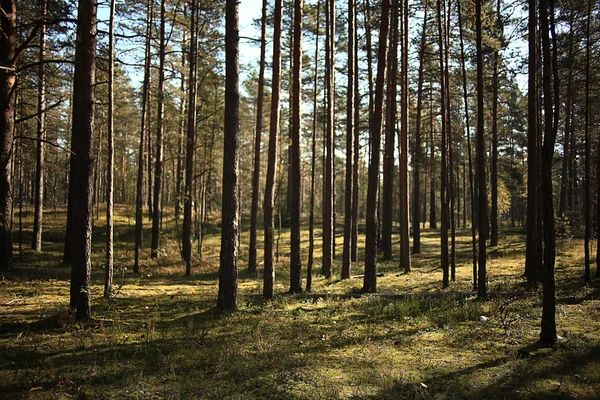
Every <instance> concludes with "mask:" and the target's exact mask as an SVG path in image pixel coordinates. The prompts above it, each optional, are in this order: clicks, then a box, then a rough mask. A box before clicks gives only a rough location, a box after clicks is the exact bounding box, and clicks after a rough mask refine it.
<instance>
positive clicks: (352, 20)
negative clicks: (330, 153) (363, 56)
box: [342, 0, 357, 279]
mask: <svg viewBox="0 0 600 400" xmlns="http://www.w3.org/2000/svg"><path fill="white" fill-rule="evenodd" d="M354 6H355V0H348V90H347V92H346V190H345V192H344V203H345V204H344V205H345V207H344V248H343V255H342V279H348V278H350V266H351V265H350V263H351V247H352V246H351V244H352V216H353V204H352V200H353V191H352V189H353V183H354V168H353V165H352V162H353V160H354V152H356V151H357V148H356V145H355V143H354V136H355V135H354V133H355V132H354V129H355V128H354V102H355V98H354V95H355V90H354V75H355V73H356V70H355V64H356V63H355V59H354V57H355V55H356V54H355V50H354V45H355V38H354V35H355V30H356V14H355V9H354Z"/></svg>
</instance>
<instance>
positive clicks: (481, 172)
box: [475, 0, 488, 299]
mask: <svg viewBox="0 0 600 400" xmlns="http://www.w3.org/2000/svg"><path fill="white" fill-rule="evenodd" d="M482 2H483V0H476V1H475V25H476V28H475V31H476V35H477V136H476V150H477V179H478V180H479V185H478V186H479V192H478V193H479V198H478V208H479V213H478V217H479V224H478V225H479V271H478V281H479V282H478V284H477V296H478V297H479V298H480V299H484V298H486V297H487V278H486V261H487V253H486V244H487V243H486V240H487V236H488V216H487V186H486V184H487V183H486V173H485V136H484V125H483V117H484V115H483V113H484V108H483V49H482V41H483V32H482V28H481V5H482V4H481V3H482Z"/></svg>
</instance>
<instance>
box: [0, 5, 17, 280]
mask: <svg viewBox="0 0 600 400" xmlns="http://www.w3.org/2000/svg"><path fill="white" fill-rule="evenodd" d="M0 5H1V6H2V10H3V12H2V13H1V14H0V28H1V29H2V32H3V34H2V35H0V50H1V51H0V65H3V66H6V67H7V68H1V69H0V270H2V271H9V270H10V269H11V268H12V263H13V260H12V226H11V225H12V224H11V212H12V187H11V156H12V148H13V136H14V118H15V116H14V105H15V99H16V96H15V90H16V81H17V75H16V72H15V61H16V60H14V57H15V52H16V49H17V28H16V24H17V3H16V0H1V2H0Z"/></svg>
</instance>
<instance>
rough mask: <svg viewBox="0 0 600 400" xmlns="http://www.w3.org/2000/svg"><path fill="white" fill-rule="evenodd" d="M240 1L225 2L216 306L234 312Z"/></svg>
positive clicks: (235, 294)
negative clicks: (219, 224)
mask: <svg viewBox="0 0 600 400" xmlns="http://www.w3.org/2000/svg"><path fill="white" fill-rule="evenodd" d="M238 8H239V2H238V1H237V0H227V1H226V3H225V132H224V137H223V139H224V140H223V142H224V148H223V199H222V214H221V219H222V222H221V262H220V267H219V295H218V300H217V307H218V308H221V309H227V310H236V309H237V249H238V246H237V239H238V235H237V230H238V229H239V227H238V226H237V224H238V200H239V199H238V189H237V188H238V136H239V131H240V114H239V105H240V88H239V85H240V66H239V15H238Z"/></svg>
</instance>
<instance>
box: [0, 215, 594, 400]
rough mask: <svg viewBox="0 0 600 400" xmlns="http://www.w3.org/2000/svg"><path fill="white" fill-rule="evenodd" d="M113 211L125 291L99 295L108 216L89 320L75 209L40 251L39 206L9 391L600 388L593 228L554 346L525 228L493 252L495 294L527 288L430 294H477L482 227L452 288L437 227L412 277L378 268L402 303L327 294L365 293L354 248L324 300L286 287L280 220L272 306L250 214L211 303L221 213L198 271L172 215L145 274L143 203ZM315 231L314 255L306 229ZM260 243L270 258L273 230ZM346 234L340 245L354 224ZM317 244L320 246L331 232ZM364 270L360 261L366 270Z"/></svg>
mask: <svg viewBox="0 0 600 400" xmlns="http://www.w3.org/2000/svg"><path fill="white" fill-rule="evenodd" d="M116 214H117V218H116V221H115V223H116V230H115V241H116V256H115V264H116V266H117V267H116V271H115V287H116V294H115V298H114V300H113V301H112V302H110V303H106V302H103V301H102V287H103V261H102V260H103V257H104V250H103V249H104V234H103V228H102V226H103V224H104V221H103V220H102V218H100V219H98V220H96V221H95V228H94V235H93V243H94V256H93V263H92V265H93V268H92V283H93V286H92V288H91V294H92V313H93V319H92V320H90V321H87V322H85V323H76V322H74V321H73V320H72V318H71V316H70V315H69V313H68V302H69V274H70V270H69V268H68V267H64V266H62V265H61V258H62V247H63V244H62V243H63V240H64V234H63V233H62V232H63V226H64V220H65V213H64V210H58V211H57V212H56V213H53V212H47V213H46V214H45V226H44V229H45V231H44V251H43V252H41V253H35V252H33V251H31V250H29V249H30V246H29V243H30V239H31V215H28V216H25V217H26V218H24V219H23V228H24V231H23V237H22V238H23V248H22V256H21V257H20V256H19V246H18V243H16V244H15V260H16V267H15V269H14V271H13V272H12V274H10V275H7V276H4V277H3V278H2V281H1V282H0V398H10V399H12V398H34V399H37V398H47V399H63V398H64V399H66V398H73V397H74V398H82V399H83V398H89V399H180V398H183V399H187V398H198V399H348V398H357V399H488V400H489V399H568V398H578V399H598V398H600V318H599V317H600V284H599V282H598V281H594V282H593V283H592V284H591V285H589V286H585V285H584V283H583V279H582V276H583V244H582V241H580V240H563V241H561V242H560V243H559V246H558V249H557V268H556V277H557V285H558V286H557V300H558V305H557V315H556V317H557V327H558V334H559V335H560V340H559V342H558V345H557V346H556V347H555V348H553V349H546V348H538V347H536V346H535V345H534V344H535V343H536V341H537V339H538V337H539V325H540V317H541V290H540V289H533V290H527V291H526V290H525V287H524V284H523V279H522V273H523V270H524V259H525V256H524V254H525V237H524V235H523V230H522V229H520V228H513V229H505V230H503V231H502V234H501V239H500V242H501V245H500V246H499V247H497V248H491V249H489V261H488V271H489V274H488V285H489V290H490V291H491V292H504V293H506V292H509V293H514V294H515V295H514V296H509V297H495V298H492V299H491V300H489V301H478V300H476V299H475V297H474V296H467V297H466V298H452V297H439V296H437V297H436V296H433V298H430V297H431V295H430V294H431V293H443V292H448V293H453V292H461V293H463V292H469V291H470V290H471V286H472V284H471V274H472V267H471V264H470V257H471V255H470V242H469V241H470V231H469V230H459V231H458V235H457V269H456V281H455V282H452V284H451V286H450V288H449V289H445V290H442V289H441V279H442V273H441V270H440V269H439V235H438V233H437V232H434V231H430V230H425V231H424V232H423V248H422V253H421V254H419V255H413V256H412V272H410V273H409V274H404V273H402V272H401V271H400V270H399V266H398V261H391V262H380V263H379V264H378V272H382V273H383V276H382V277H379V278H378V292H380V293H390V294H393V293H397V294H411V295H410V296H408V297H407V298H405V299H393V298H382V297H372V296H363V297H359V298H339V297H335V296H332V295H326V294H348V293H358V292H359V291H360V288H361V286H362V279H359V278H355V279H349V280H345V281H340V280H339V279H338V278H339V270H340V259H341V257H338V258H337V259H336V263H335V269H334V276H336V277H338V278H334V279H331V280H326V279H324V278H323V277H322V276H320V275H318V273H319V272H320V264H319V258H318V257H317V260H316V261H317V263H316V265H315V276H314V280H313V293H322V294H324V296H322V297H318V296H310V297H309V296H306V295H296V296H290V295H286V294H285V292H286V290H287V287H288V279H289V278H288V258H287V257H288V248H289V247H288V245H287V243H288V238H289V232H283V234H282V237H281V241H280V249H281V250H282V252H281V254H280V258H279V262H278V263H277V272H276V273H277V280H276V288H275V289H276V292H277V293H278V295H277V296H276V299H275V300H274V301H272V302H264V301H263V300H262V299H261V297H260V293H262V277H261V275H260V269H259V274H249V273H248V272H246V270H245V269H246V264H247V252H248V245H247V244H248V226H247V225H246V221H245V222H244V225H243V228H244V229H243V231H244V233H243V235H242V243H243V245H242V252H241V258H240V261H239V264H238V268H239V270H240V273H239V278H240V281H239V299H238V304H239V311H237V312H235V313H220V312H218V311H216V310H215V308H214V306H215V304H216V295H217V289H218V265H219V259H218V256H219V255H218V253H219V240H220V239H219V238H220V236H219V234H218V228H217V226H218V224H217V221H214V222H215V224H213V225H211V226H209V229H208V230H207V236H206V240H205V252H204V258H203V260H202V261H200V260H197V262H196V264H195V267H194V269H193V274H192V277H190V278H185V277H184V276H183V275H184V274H183V273H184V267H183V264H182V263H181V261H180V260H179V258H178V243H177V240H176V238H177V227H176V225H175V224H174V223H171V222H167V220H165V225H164V228H165V229H164V235H163V243H166V246H165V248H164V252H163V256H162V257H161V258H160V259H158V260H157V261H155V260H150V259H149V251H148V250H145V251H144V258H143V263H142V265H143V267H142V271H141V273H140V274H139V275H134V274H133V273H132V272H131V264H132V258H133V246H132V243H133V226H134V222H133V221H134V219H133V215H134V214H133V208H132V207H129V208H126V207H123V206H119V207H118V208H117V210H116ZM145 223H146V225H147V228H148V230H147V231H145V235H146V236H145V238H149V234H148V233H149V225H150V224H149V223H148V222H147V220H145ZM305 226H306V225H305ZM15 227H16V228H17V229H18V222H17V219H16V218H15ZM179 227H181V224H179ZM259 233H260V232H259ZM286 233H287V235H286ZM302 239H303V243H304V245H305V246H306V247H305V249H304V254H303V262H304V263H305V260H306V253H307V250H306V249H307V248H308V245H307V243H308V231H306V232H304V233H303V238H302ZM17 240H18V235H17ZM395 241H396V242H397V237H396V239H395ZM259 242H260V246H259V251H258V254H259V259H260V257H261V249H262V237H261V235H260V234H259ZM337 243H338V246H337V249H338V251H339V254H340V255H341V247H342V246H341V243H342V236H341V228H338V239H337ZM361 244H362V242H361ZM395 244H396V246H398V243H395ZM316 245H317V248H316V251H317V253H316V255H317V256H319V255H320V254H319V253H320V246H319V245H320V233H319V232H317V243H316ZM359 254H361V251H360V249H359ZM395 254H398V248H396V249H395ZM303 268H305V265H304V266H303ZM362 268H363V263H362V261H360V260H359V262H357V263H355V264H354V266H353V274H355V275H359V274H361V273H362ZM303 273H304V274H305V269H304V271H303ZM304 283H305V281H304Z"/></svg>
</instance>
